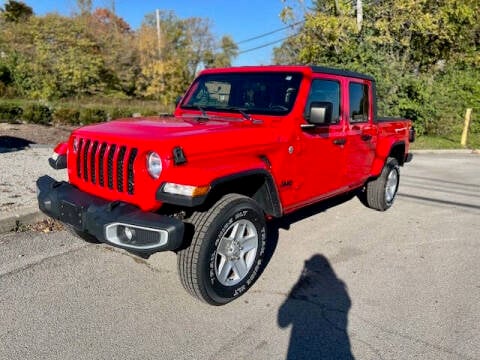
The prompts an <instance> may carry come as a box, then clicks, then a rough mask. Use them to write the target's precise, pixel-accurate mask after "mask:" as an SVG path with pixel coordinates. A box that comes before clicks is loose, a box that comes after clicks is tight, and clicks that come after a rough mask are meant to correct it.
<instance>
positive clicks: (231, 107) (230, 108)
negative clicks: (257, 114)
mask: <svg viewBox="0 0 480 360" xmlns="http://www.w3.org/2000/svg"><path fill="white" fill-rule="evenodd" d="M222 110H223V109H222ZM225 110H231V111H236V112H238V113H239V114H240V115H242V116H243V118H244V119H245V120H248V121H251V120H252V117H251V116H250V114H247V113H246V112H245V109H243V108H239V107H235V106H230V107H226V108H225Z"/></svg>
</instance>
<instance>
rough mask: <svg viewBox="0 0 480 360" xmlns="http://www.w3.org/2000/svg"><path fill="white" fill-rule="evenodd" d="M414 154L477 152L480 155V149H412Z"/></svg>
mask: <svg viewBox="0 0 480 360" xmlns="http://www.w3.org/2000/svg"><path fill="white" fill-rule="evenodd" d="M410 152H411V153H412V154H462V155H465V154H475V155H480V150H476V149H449V150H439V149H432V150H410Z"/></svg>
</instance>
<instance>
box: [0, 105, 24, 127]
mask: <svg viewBox="0 0 480 360" xmlns="http://www.w3.org/2000/svg"><path fill="white" fill-rule="evenodd" d="M22 113H23V109H22V107H21V106H19V105H17V104H14V103H10V102H6V103H0V122H9V123H14V122H17V121H18V120H20V119H21V117H22Z"/></svg>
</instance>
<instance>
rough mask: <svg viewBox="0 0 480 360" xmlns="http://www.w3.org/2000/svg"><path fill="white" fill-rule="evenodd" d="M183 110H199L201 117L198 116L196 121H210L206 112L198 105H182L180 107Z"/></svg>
mask: <svg viewBox="0 0 480 360" xmlns="http://www.w3.org/2000/svg"><path fill="white" fill-rule="evenodd" d="M182 107H183V108H184V109H197V110H200V112H201V113H202V115H200V116H197V117H196V118H197V120H210V117H209V116H208V114H207V112H206V111H205V109H204V108H203V107H202V106H200V105H184V106H182Z"/></svg>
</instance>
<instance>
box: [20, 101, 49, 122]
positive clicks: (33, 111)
mask: <svg viewBox="0 0 480 360" xmlns="http://www.w3.org/2000/svg"><path fill="white" fill-rule="evenodd" d="M22 118H23V120H25V121H26V122H30V123H33V124H40V125H49V124H50V122H51V121H52V111H51V110H50V108H49V107H48V106H45V105H41V104H27V105H25V106H24V109H23V116H22Z"/></svg>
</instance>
